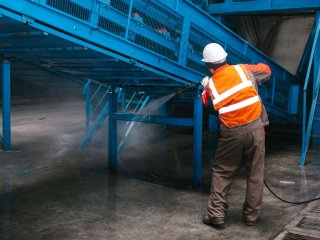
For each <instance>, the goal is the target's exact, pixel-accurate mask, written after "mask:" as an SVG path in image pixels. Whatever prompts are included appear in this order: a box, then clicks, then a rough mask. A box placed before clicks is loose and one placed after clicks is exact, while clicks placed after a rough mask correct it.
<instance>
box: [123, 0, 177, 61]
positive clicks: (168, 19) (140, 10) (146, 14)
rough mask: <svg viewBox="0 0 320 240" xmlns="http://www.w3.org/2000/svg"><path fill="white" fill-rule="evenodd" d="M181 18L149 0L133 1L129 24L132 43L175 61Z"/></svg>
mask: <svg viewBox="0 0 320 240" xmlns="http://www.w3.org/2000/svg"><path fill="white" fill-rule="evenodd" d="M182 22H183V21H182V17H180V16H179V15H178V14H177V13H171V12H170V11H169V9H167V8H166V7H164V6H160V5H158V4H156V3H154V2H153V1H150V0H144V1H141V0H135V1H133V8H132V14H131V22H130V38H129V40H131V41H132V42H134V43H136V44H138V45H140V46H143V47H145V48H148V49H150V50H152V51H154V52H157V53H159V54H161V55H163V56H165V57H167V58H170V59H172V60H177V58H178V54H177V53H178V52H179V46H180V38H181V28H182Z"/></svg>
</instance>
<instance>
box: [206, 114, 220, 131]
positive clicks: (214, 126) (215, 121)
mask: <svg viewBox="0 0 320 240" xmlns="http://www.w3.org/2000/svg"><path fill="white" fill-rule="evenodd" d="M208 129H209V133H212V134H217V133H218V131H219V118H218V115H215V114H209V120H208Z"/></svg>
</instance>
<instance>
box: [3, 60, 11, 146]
mask: <svg viewBox="0 0 320 240" xmlns="http://www.w3.org/2000/svg"><path fill="white" fill-rule="evenodd" d="M10 92H11V87H10V63H9V62H8V61H3V62H2V133H3V134H2V135H3V136H2V137H3V139H2V144H3V149H4V150H10V149H11V103H10V99H11V93H10Z"/></svg>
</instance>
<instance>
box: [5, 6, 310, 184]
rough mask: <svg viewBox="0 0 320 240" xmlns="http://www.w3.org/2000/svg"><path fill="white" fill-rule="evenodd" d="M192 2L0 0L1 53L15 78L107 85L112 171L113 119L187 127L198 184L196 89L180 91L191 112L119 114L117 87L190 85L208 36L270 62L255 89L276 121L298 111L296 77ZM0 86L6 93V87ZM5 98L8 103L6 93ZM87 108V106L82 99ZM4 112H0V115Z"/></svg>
mask: <svg viewBox="0 0 320 240" xmlns="http://www.w3.org/2000/svg"><path fill="white" fill-rule="evenodd" d="M227 2H229V1H227ZM209 3H210V1H209ZM196 4H197V5H199V6H200V7H202V8H206V7H207V1H181V0H162V1H157V0H60V1H55V0H15V1H7V0H0V14H1V17H0V52H1V53H2V55H3V57H6V58H8V59H10V61H11V62H12V75H13V77H15V78H19V77H20V78H21V77H22V76H23V78H25V79H26V80H27V81H28V80H29V81H35V82H38V83H41V82H43V79H46V80H45V82H46V84H50V83H51V84H53V83H54V85H55V86H58V87H62V88H64V89H65V88H66V87H64V86H63V84H62V85H59V84H61V79H62V78H63V79H67V80H70V81H71V82H72V83H73V84H74V85H72V86H75V85H79V86H81V87H82V85H84V84H85V83H87V82H88V80H92V81H95V82H99V83H100V84H105V85H107V86H111V88H110V89H109V90H110V91H108V95H109V96H108V100H109V101H108V103H106V104H105V105H104V107H103V110H102V112H103V114H102V115H103V116H105V115H106V113H107V112H108V117H109V121H108V127H109V132H108V134H109V138H108V139H109V140H108V144H109V154H108V159H109V168H110V169H112V170H116V165H117V124H116V123H117V121H118V120H124V121H143V122H152V123H159V124H174V125H178V126H190V127H193V128H194V160H193V163H194V164H193V166H194V172H193V182H194V184H195V185H198V184H199V183H200V181H201V155H202V151H201V149H202V143H201V139H202V105H201V101H200V99H199V91H200V89H198V88H196V87H195V88H194V89H190V90H188V91H185V92H183V93H182V94H181V96H180V97H179V99H180V100H181V101H187V102H191V101H193V110H194V115H193V117H192V118H169V117H158V116H148V117H141V116H138V115H136V114H127V113H121V112H119V111H118V109H117V94H116V92H115V91H116V88H121V89H122V90H123V91H124V92H125V91H131V92H132V89H137V90H139V91H143V92H145V93H146V94H147V95H148V96H152V97H159V96H162V95H164V94H168V93H172V92H176V91H178V90H179V89H181V88H183V87H185V86H193V85H195V84H196V83H198V82H199V81H200V80H201V79H202V77H203V76H204V75H207V74H208V72H207V70H206V67H205V65H204V64H203V63H202V62H201V58H202V56H201V55H202V54H201V52H202V49H203V47H204V46H205V45H206V44H207V43H209V42H217V43H220V44H221V45H222V46H224V48H225V49H226V51H227V52H228V53H229V61H230V62H231V63H232V64H236V63H241V62H246V63H257V62H264V63H267V64H268V65H270V67H271V68H272V71H273V75H272V78H271V80H270V81H269V83H268V84H267V85H265V86H264V87H263V88H261V89H260V94H261V97H262V99H263V101H264V103H265V105H266V107H267V110H268V112H269V113H270V114H271V115H272V116H274V117H276V118H277V119H281V120H282V121H285V122H290V123H292V122H293V123H299V121H300V113H301V112H302V110H301V106H300V104H299V103H300V101H299V102H298V100H296V98H295V96H296V95H297V93H299V94H300V93H301V92H302V87H301V86H302V83H301V82H299V81H298V80H297V79H296V78H295V76H293V75H291V74H290V73H289V72H287V71H286V70H285V69H283V68H282V67H281V66H279V65H278V64H276V63H274V62H273V61H272V60H271V59H269V58H268V57H267V56H266V55H264V54H263V53H262V52H260V51H259V50H257V49H255V48H254V47H253V46H252V45H250V44H249V43H248V42H246V41H244V40H243V39H241V38H240V37H238V36H237V35H236V34H235V33H233V32H232V31H230V30H229V29H228V28H227V27H225V26H224V25H222V24H221V23H220V22H219V21H217V20H216V19H215V18H213V17H212V16H210V15H209V14H207V13H206V12H204V11H203V10H202V9H201V8H200V7H199V6H197V5H196ZM313 7H314V6H313ZM310 8H312V6H310ZM209 9H210V6H209ZM4 72H5V71H4ZM48 75H50V79H48V78H47V76H48ZM70 81H69V82H70ZM70 88H72V87H70ZM3 89H4V91H9V88H8V86H7V85H5V86H4V88H3ZM88 89H89V87H88V88H86V89H85V91H89V90H88ZM122 97H123V96H122ZM4 100H5V102H6V103H7V102H8V97H6V98H5V99H4ZM129 101H130V100H129ZM124 105H125V104H124V103H123V104H122V108H123V106H124ZM191 106H192V104H191ZM86 107H87V111H89V105H87V106H86ZM9 115H10V113H9V112H6V113H5V114H4V116H3V119H5V117H8V116H9ZM102 115H101V116H102ZM88 117H89V116H88ZM101 118H102V117H101ZM97 124H98V123H97ZM86 127H87V128H88V127H89V122H88V121H87V122H86ZM6 139H7V140H8V138H6Z"/></svg>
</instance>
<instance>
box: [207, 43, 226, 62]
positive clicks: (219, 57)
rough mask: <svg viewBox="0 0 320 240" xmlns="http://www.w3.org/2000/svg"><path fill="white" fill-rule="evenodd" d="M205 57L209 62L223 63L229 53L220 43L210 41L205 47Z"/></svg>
mask: <svg viewBox="0 0 320 240" xmlns="http://www.w3.org/2000/svg"><path fill="white" fill-rule="evenodd" d="M202 54H203V59H202V60H201V61H203V62H207V63H222V62H224V61H225V60H226V58H227V55H228V54H227V53H226V51H225V50H224V49H223V47H221V46H220V45H219V44H218V43H209V44H208V45H207V46H205V48H204V49H203V53H202Z"/></svg>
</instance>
